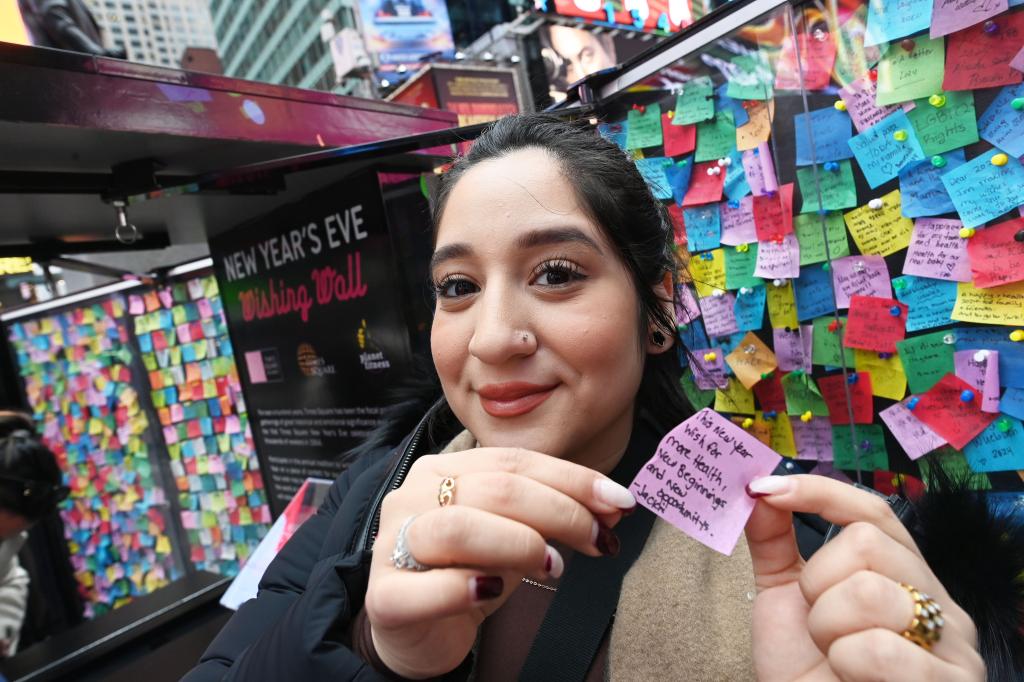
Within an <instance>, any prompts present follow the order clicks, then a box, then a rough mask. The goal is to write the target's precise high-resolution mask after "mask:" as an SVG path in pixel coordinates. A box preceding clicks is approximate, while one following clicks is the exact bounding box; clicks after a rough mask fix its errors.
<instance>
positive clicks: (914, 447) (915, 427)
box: [878, 403, 946, 459]
mask: <svg viewBox="0 0 1024 682" xmlns="http://www.w3.org/2000/svg"><path fill="white" fill-rule="evenodd" d="M878 416H879V417H881V418H882V421H883V422H885V425H886V426H887V427H889V431H890V432H891V433H892V436H893V438H895V439H896V441H897V442H898V443H899V444H900V446H901V447H902V448H903V451H904V452H905V453H907V457H909V458H910V459H918V458H920V457H921V456H922V455H926V454H928V453H929V452H931V451H932V450H934V449H936V448H940V447H942V446H943V445H945V444H946V441H945V440H943V438H942V437H941V436H940V435H939V434H937V433H935V432H934V431H932V430H931V428H929V427H928V425H927V424H925V423H924V422H923V421H921V420H920V419H918V418H917V417H915V416H914V413H913V412H911V411H910V410H909V409H907V406H906V405H905V404H904V403H894V404H892V405H890V406H889V407H887V408H885V409H884V410H882V411H881V412H879V413H878Z"/></svg>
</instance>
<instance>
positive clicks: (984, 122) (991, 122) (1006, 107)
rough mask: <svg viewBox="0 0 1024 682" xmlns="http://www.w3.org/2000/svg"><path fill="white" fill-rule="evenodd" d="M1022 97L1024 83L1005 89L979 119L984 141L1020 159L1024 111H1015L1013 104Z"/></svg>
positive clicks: (1023, 136)
mask: <svg viewBox="0 0 1024 682" xmlns="http://www.w3.org/2000/svg"><path fill="white" fill-rule="evenodd" d="M1021 54H1022V55H1024V48H1022V49H1021ZM1021 97H1024V83H1020V84H1017V85H1010V86H1007V87H1005V88H1003V89H1002V90H1000V91H999V94H998V95H996V98H995V99H994V100H992V103H991V104H989V105H988V108H987V109H985V113H983V114H982V115H981V118H979V119H978V131H979V133H980V135H981V137H982V139H984V140H986V141H987V142H990V143H992V144H993V145H994V146H996V147H998V148H999V149H1000V151H1003V152H1005V153H1007V154H1009V155H1010V156H1012V157H1014V158H1018V159H1019V158H1020V157H1022V156H1024V109H1014V108H1013V106H1012V105H1011V103H1012V102H1013V100H1015V99H1018V98H1021Z"/></svg>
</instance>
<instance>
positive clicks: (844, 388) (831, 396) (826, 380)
mask: <svg viewBox="0 0 1024 682" xmlns="http://www.w3.org/2000/svg"><path fill="white" fill-rule="evenodd" d="M848 376H849V377H851V378H852V377H855V378H856V381H849V380H848V379H847V378H846V377H844V376H843V375H842V374H831V375H829V376H824V377H820V378H819V379H818V390H819V391H820V392H821V397H822V398H823V399H824V400H825V404H826V405H827V406H828V418H829V419H830V420H831V421H832V423H833V424H849V423H850V408H849V407H847V405H848V404H849V405H850V406H852V409H853V423H854V424H870V423H871V421H872V414H871V406H872V395H871V375H870V374H868V373H867V372H853V373H850V374H849V375H848ZM847 392H849V403H848V402H847Z"/></svg>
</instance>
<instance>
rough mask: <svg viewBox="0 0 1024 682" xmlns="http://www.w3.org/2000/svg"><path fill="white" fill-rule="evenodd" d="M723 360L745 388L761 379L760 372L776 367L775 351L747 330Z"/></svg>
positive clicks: (771, 370) (770, 370)
mask: <svg viewBox="0 0 1024 682" xmlns="http://www.w3.org/2000/svg"><path fill="white" fill-rule="evenodd" d="M725 361H726V362H727V363H728V364H729V367H730V368H731V369H732V371H733V373H734V374H735V375H736V378H737V379H738V380H739V381H740V383H742V384H743V386H744V387H746V388H750V387H751V386H753V385H754V384H756V383H757V382H758V381H761V375H762V374H765V373H767V372H773V371H775V368H776V367H778V362H777V361H776V359H775V353H773V352H772V350H771V348H769V347H768V346H766V345H765V344H764V342H763V341H761V339H760V338H758V337H757V335H756V334H754V333H753V332H747V334H746V335H745V336H744V337H743V340H742V341H740V343H739V345H738V346H737V347H736V349H735V350H733V351H732V352H731V353H729V354H728V355H727V356H726V358H725Z"/></svg>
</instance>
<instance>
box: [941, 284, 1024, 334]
mask: <svg viewBox="0 0 1024 682" xmlns="http://www.w3.org/2000/svg"><path fill="white" fill-rule="evenodd" d="M952 318H953V319H954V320H959V321H961V322H980V323H982V324H1002V325H1007V326H1013V327H1018V326H1020V325H1024V282H1016V283H1014V284H1007V285H1005V286H1001V287H992V288H991V289H977V288H975V286H974V284H973V283H972V282H958V283H957V285H956V305H954V306H953V315H952Z"/></svg>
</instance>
